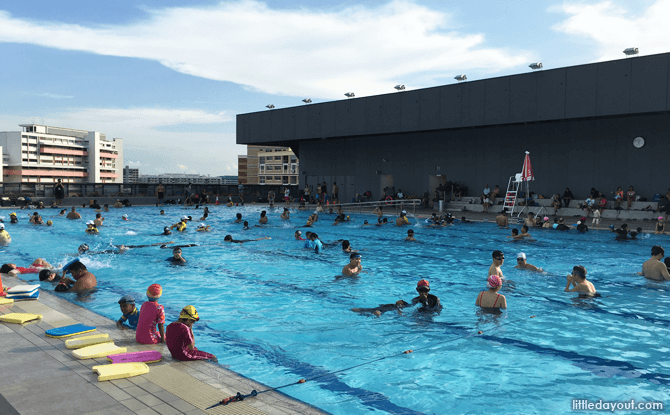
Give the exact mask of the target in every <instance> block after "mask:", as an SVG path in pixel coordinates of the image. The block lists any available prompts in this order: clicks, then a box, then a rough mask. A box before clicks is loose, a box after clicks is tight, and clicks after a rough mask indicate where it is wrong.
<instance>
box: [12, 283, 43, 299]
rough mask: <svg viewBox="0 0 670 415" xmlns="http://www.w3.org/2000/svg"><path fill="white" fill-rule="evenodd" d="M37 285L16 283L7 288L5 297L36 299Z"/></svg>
mask: <svg viewBox="0 0 670 415" xmlns="http://www.w3.org/2000/svg"><path fill="white" fill-rule="evenodd" d="M39 288H40V286H39V285H17V286H16V287H13V288H10V289H9V290H7V296H6V298H9V299H12V300H37V299H38V298H40V291H39Z"/></svg>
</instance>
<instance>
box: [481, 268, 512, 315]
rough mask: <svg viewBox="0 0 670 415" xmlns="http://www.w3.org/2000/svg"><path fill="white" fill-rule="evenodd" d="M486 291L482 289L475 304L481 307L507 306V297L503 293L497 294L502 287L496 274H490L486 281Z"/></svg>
mask: <svg viewBox="0 0 670 415" xmlns="http://www.w3.org/2000/svg"><path fill="white" fill-rule="evenodd" d="M486 285H488V287H489V289H488V291H482V292H480V293H479V295H478V296H477V300H476V301H475V305H476V306H479V307H481V308H483V309H495V308H497V309H505V308H507V299H506V298H505V296H504V295H502V294H498V291H500V288H501V287H502V279H501V278H500V277H499V276H497V275H490V276H489V278H488V279H487V281H486Z"/></svg>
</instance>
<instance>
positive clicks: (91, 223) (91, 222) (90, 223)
mask: <svg viewBox="0 0 670 415" xmlns="http://www.w3.org/2000/svg"><path fill="white" fill-rule="evenodd" d="M86 224H87V225H95V223H93V221H92V220H89V221H88V222H86Z"/></svg>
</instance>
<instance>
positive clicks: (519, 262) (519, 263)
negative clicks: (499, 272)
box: [514, 252, 542, 271]
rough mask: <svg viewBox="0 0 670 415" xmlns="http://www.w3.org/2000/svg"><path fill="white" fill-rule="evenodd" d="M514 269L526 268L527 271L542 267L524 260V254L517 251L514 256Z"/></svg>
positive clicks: (539, 269) (540, 269) (538, 269)
mask: <svg viewBox="0 0 670 415" xmlns="http://www.w3.org/2000/svg"><path fill="white" fill-rule="evenodd" d="M514 268H516V269H527V270H529V271H542V268H538V267H536V266H535V265H532V264H529V263H527V262H526V254H524V253H523V252H519V255H517V256H516V266H515V267H514Z"/></svg>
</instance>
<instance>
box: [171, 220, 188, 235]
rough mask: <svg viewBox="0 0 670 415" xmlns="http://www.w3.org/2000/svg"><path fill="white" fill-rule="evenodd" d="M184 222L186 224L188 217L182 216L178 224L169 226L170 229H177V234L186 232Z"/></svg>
mask: <svg viewBox="0 0 670 415" xmlns="http://www.w3.org/2000/svg"><path fill="white" fill-rule="evenodd" d="M186 222H188V216H182V217H181V220H180V221H179V222H177V223H175V224H174V225H172V226H170V229H174V228H177V230H178V231H179V232H184V231H185V230H186Z"/></svg>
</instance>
